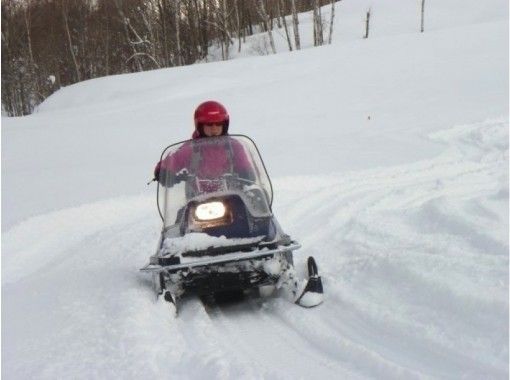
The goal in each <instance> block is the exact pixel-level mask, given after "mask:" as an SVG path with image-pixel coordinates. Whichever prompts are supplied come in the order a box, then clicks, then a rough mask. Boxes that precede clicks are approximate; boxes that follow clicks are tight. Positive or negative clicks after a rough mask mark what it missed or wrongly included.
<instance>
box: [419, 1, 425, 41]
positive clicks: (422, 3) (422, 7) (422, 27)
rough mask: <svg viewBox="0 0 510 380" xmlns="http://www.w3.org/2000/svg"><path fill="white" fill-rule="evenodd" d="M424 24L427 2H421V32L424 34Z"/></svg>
mask: <svg viewBox="0 0 510 380" xmlns="http://www.w3.org/2000/svg"><path fill="white" fill-rule="evenodd" d="M424 22H425V0H421V25H420V32H421V33H423V31H424V30H425V29H424Z"/></svg>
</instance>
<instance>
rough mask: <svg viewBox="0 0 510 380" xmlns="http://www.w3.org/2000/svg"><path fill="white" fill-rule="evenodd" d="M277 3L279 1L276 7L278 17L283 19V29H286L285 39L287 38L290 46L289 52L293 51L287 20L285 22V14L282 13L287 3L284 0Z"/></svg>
mask: <svg viewBox="0 0 510 380" xmlns="http://www.w3.org/2000/svg"><path fill="white" fill-rule="evenodd" d="M276 1H277V3H276V7H277V12H278V17H281V18H282V23H283V27H284V29H285V37H286V38H287V44H288V45H289V51H292V41H291V40H290V35H289V28H288V27H287V20H285V13H284V12H282V8H284V6H285V3H284V2H283V0H276ZM284 10H285V9H284Z"/></svg>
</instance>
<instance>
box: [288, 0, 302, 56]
mask: <svg viewBox="0 0 510 380" xmlns="http://www.w3.org/2000/svg"><path fill="white" fill-rule="evenodd" d="M290 4H291V8H292V28H293V32H294V43H295V46H296V50H301V42H300V38H299V19H298V14H297V10H296V0H290Z"/></svg>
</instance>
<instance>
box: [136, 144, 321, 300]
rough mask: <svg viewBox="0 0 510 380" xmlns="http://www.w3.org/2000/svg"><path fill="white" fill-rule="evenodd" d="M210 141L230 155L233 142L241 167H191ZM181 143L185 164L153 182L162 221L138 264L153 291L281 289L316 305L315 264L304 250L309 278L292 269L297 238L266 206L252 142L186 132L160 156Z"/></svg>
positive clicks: (268, 200) (264, 179) (171, 154)
mask: <svg viewBox="0 0 510 380" xmlns="http://www.w3.org/2000/svg"><path fill="white" fill-rule="evenodd" d="M233 147H234V148H235V149H233ZM218 148H220V149H224V150H225V151H226V152H227V153H228V154H227V156H228V159H229V160H230V161H235V159H236V157H234V155H235V154H239V152H240V149H241V153H242V154H243V155H244V157H243V158H244V159H245V160H246V158H247V160H248V161H249V167H250V170H249V172H248V173H247V172H246V171H245V172H244V173H242V174H240V173H237V172H236V170H235V165H233V164H232V162H231V163H230V165H228V166H229V169H228V170H227V171H226V172H225V173H222V174H221V175H218V176H215V177H214V178H206V177H205V176H204V175H203V174H202V173H200V170H199V169H198V167H199V165H200V162H201V160H203V159H204V158H203V157H202V153H201V152H204V151H206V150H207V149H218ZM186 150H187V151H188V153H189V154H188V155H189V156H190V157H188V158H189V160H188V161H189V162H188V164H187V165H185V166H186V167H185V168H183V169H182V170H181V171H180V172H179V173H174V174H173V175H169V176H167V177H168V178H161V179H160V180H159V182H158V188H157V204H158V211H159V214H160V216H161V218H162V220H163V229H162V232H161V238H160V240H159V243H158V248H157V251H156V254H155V255H153V256H151V257H150V262H149V264H147V265H146V266H144V267H143V268H142V269H141V270H142V271H144V272H150V273H151V274H152V280H153V286H154V290H155V292H156V294H157V295H158V296H162V297H163V298H164V299H165V300H166V301H168V302H170V303H171V304H173V305H174V306H176V305H177V300H178V299H179V298H180V297H181V296H182V295H183V294H184V293H194V294H197V295H214V294H217V293H221V292H226V291H233V290H234V291H235V290H243V291H244V290H248V289H252V288H259V289H264V290H267V289H281V290H282V291H283V292H284V293H286V294H287V297H289V298H291V299H292V301H293V302H295V303H296V304H298V305H300V306H304V307H313V306H317V305H319V304H320V303H321V302H322V295H323V289H322V281H321V278H320V276H319V275H318V271H317V265H316V263H315V260H314V258H313V257H309V258H308V262H307V264H308V274H309V278H308V279H307V280H300V279H299V278H298V277H297V275H296V271H295V270H294V264H293V251H294V250H296V249H298V248H300V245H299V244H298V243H297V242H296V241H294V240H292V239H291V238H290V236H289V235H287V234H285V233H284V232H283V230H282V229H281V227H280V225H279V224H278V222H277V220H276V219H275V217H274V215H273V213H272V209H271V206H272V202H273V189H272V185H271V181H270V179H269V176H268V174H267V171H266V168H265V165H264V163H263V161H262V158H261V157H260V154H259V151H258V149H257V147H256V145H255V143H254V142H253V141H252V140H251V139H250V138H249V137H247V136H243V135H229V136H219V137H210V138H202V139H195V140H188V141H183V142H179V143H176V144H173V145H170V146H169V147H167V148H166V149H165V150H164V151H163V153H162V154H161V161H160V162H164V161H165V160H170V161H171V160H172V159H174V158H175V157H176V156H177V155H179V154H180V153H182V151H186ZM245 166H246V165H245ZM162 177H164V175H162Z"/></svg>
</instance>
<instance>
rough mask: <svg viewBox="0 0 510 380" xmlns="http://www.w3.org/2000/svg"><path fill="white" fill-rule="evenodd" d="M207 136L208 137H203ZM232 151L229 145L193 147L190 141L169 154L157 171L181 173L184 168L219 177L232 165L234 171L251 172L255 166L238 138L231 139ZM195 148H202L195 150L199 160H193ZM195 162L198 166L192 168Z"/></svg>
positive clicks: (198, 173) (206, 176) (159, 164)
mask: <svg viewBox="0 0 510 380" xmlns="http://www.w3.org/2000/svg"><path fill="white" fill-rule="evenodd" d="M202 138H207V137H202ZM230 142H231V144H230V146H231V151H229V149H230V148H229V147H225V146H221V145H204V146H201V147H200V148H198V147H195V148H194V147H193V142H192V141H189V142H187V143H185V144H184V145H182V146H181V147H180V148H179V149H178V150H177V151H176V152H175V153H173V154H171V155H169V156H167V157H166V158H165V159H163V160H162V161H160V162H159V163H158V164H157V166H156V169H155V172H159V171H160V170H166V171H170V172H171V173H173V174H177V173H179V172H180V171H181V170H183V169H187V170H188V172H190V173H192V174H195V175H197V176H198V177H199V178H209V179H213V178H219V177H221V176H222V175H223V174H225V173H229V172H230V169H231V166H232V169H233V171H234V173H237V174H241V175H242V174H244V173H251V172H252V171H253V167H252V165H251V162H250V160H249V159H248V157H247V156H246V152H245V151H244V148H243V146H242V145H241V144H240V143H239V142H238V141H236V140H234V139H231V140H230ZM193 149H200V150H199V151H197V152H195V154H198V157H199V160H198V161H197V162H196V163H193V162H192V156H193ZM193 164H195V165H196V166H197V167H196V168H192V166H193Z"/></svg>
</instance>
